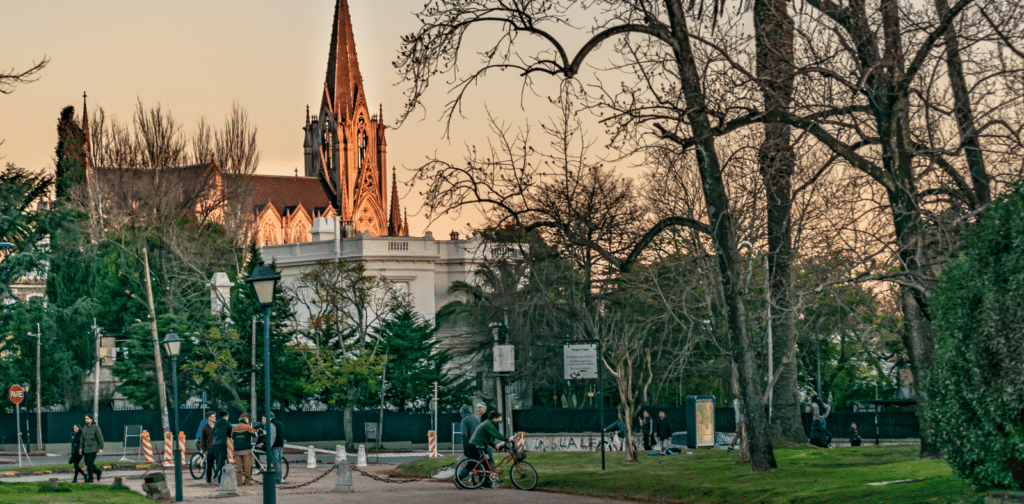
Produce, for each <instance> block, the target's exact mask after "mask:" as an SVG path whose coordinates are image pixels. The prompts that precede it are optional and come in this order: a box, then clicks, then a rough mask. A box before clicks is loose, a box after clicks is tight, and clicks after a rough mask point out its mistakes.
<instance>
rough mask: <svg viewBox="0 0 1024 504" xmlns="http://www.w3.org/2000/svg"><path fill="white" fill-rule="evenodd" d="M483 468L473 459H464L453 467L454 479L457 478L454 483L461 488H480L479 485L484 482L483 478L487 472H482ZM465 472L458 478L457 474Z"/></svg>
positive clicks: (484, 478) (485, 477)
mask: <svg viewBox="0 0 1024 504" xmlns="http://www.w3.org/2000/svg"><path fill="white" fill-rule="evenodd" d="M482 470H483V468H482V467H480V463H479V462H478V461H476V460H473V459H466V460H463V461H462V462H460V463H459V465H457V466H456V467H455V479H457V480H459V481H458V482H457V483H455V484H456V485H458V486H460V487H462V488H468V489H473V488H480V485H483V484H484V480H486V479H487V474H485V473H483V472H482ZM461 473H466V474H465V475H463V477H462V478H459V474H461Z"/></svg>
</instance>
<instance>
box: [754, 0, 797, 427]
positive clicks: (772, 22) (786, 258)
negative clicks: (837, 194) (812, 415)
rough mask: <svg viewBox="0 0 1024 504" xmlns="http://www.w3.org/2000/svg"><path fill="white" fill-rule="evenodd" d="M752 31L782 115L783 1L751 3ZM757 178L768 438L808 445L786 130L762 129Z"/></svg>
mask: <svg viewBox="0 0 1024 504" xmlns="http://www.w3.org/2000/svg"><path fill="white" fill-rule="evenodd" d="M754 31H755V39H756V43H757V74H758V77H760V78H761V79H763V81H762V84H761V93H762V97H763V99H764V108H765V110H777V111H782V112H786V111H788V110H789V106H790V104H791V103H792V101H793V81H794V78H795V72H794V67H793V63H792V62H793V20H792V19H791V18H790V17H789V14H788V13H787V12H786V2H785V0H756V1H755V2H754ZM758 162H759V165H760V172H761V177H762V179H763V180H764V185H765V192H766V194H767V196H768V201H767V208H768V218H767V223H768V226H767V227H768V272H767V274H768V276H769V285H770V289H769V290H770V297H771V304H772V305H773V306H772V319H771V321H770V324H771V331H772V336H773V344H772V355H771V356H769V357H768V358H770V359H772V364H773V367H774V369H776V370H778V369H780V368H781V374H780V375H779V379H778V381H777V382H776V383H775V386H774V387H773V391H772V398H771V429H772V435H774V436H777V437H779V438H781V439H784V440H787V441H793V442H803V441H806V438H807V436H805V435H804V429H803V423H802V422H801V419H800V403H799V401H798V400H797V383H796V382H797V380H796V376H797V370H796V361H795V360H793V361H791V362H785V359H786V357H787V356H788V354H789V348H790V347H791V346H792V345H793V341H794V338H796V331H795V328H794V325H793V296H792V277H791V274H790V270H791V265H792V263H793V241H792V236H791V234H792V228H793V226H792V222H793V221H792V209H793V195H792V190H793V189H792V180H793V172H794V167H795V164H796V162H795V154H794V152H793V144H792V142H791V140H790V127H789V125H786V124H781V123H766V124H765V125H764V140H763V143H762V144H761V148H760V151H759V152H758Z"/></svg>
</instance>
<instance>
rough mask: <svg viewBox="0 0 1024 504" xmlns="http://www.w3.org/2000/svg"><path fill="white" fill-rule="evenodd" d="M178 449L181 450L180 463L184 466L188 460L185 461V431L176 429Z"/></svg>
mask: <svg viewBox="0 0 1024 504" xmlns="http://www.w3.org/2000/svg"><path fill="white" fill-rule="evenodd" d="M178 450H179V451H181V465H182V466H186V465H188V462H186V461H185V455H188V454H187V453H185V431H178Z"/></svg>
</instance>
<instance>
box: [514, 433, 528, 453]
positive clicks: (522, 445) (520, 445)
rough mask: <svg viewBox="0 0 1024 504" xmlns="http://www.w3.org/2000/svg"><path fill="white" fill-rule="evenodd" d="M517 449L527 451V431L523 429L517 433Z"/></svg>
mask: <svg viewBox="0 0 1024 504" xmlns="http://www.w3.org/2000/svg"><path fill="white" fill-rule="evenodd" d="M516 451H518V452H522V451H526V433H525V432H523V431H519V432H517V433H516Z"/></svg>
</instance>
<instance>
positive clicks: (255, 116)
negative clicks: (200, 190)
mask: <svg viewBox="0 0 1024 504" xmlns="http://www.w3.org/2000/svg"><path fill="white" fill-rule="evenodd" d="M349 4H350V9H351V13H352V22H353V25H354V32H355V39H356V49H357V52H358V56H359V62H360V68H361V71H362V75H363V79H364V82H365V85H366V88H367V94H368V98H369V100H368V101H369V108H370V110H371V111H376V110H377V106H378V104H382V105H383V107H384V118H385V121H386V123H387V124H388V126H392V127H393V126H395V122H396V119H397V118H398V116H399V114H400V112H401V109H402V106H403V104H404V101H403V95H402V93H403V91H404V90H405V86H404V85H396V84H398V75H397V74H396V72H395V69H394V68H393V66H392V64H391V62H392V61H393V60H394V59H395V55H396V54H397V50H398V45H399V41H400V40H399V37H400V36H401V35H403V34H406V33H410V32H412V31H413V30H414V29H415V28H416V27H417V26H418V21H417V20H416V18H415V17H414V16H413V12H416V11H418V10H419V9H421V8H422V7H423V0H387V1H384V0H376V1H373V0H349ZM334 6H335V2H334V0H295V1H290V2H282V1H269V0H245V1H243V0H217V1H215V2H210V1H208V0H175V1H173V2H139V1H134V0H92V1H90V2H79V1H75V2H72V1H67V0H52V1H49V0H48V1H28V2H22V1H12V0H0V33H3V36H4V43H3V46H2V48H0V68H2V69H3V70H11V69H12V68H13V69H24V68H27V67H29V66H31V65H32V63H33V61H38V60H39V59H41V58H43V57H44V56H45V57H48V58H50V64H49V65H48V66H47V67H46V69H44V70H43V71H42V73H41V74H39V80H38V81H37V82H34V83H31V84H26V85H21V86H19V87H18V88H17V89H16V90H15V92H14V93H13V94H9V95H0V139H3V140H4V143H3V144H2V145H0V163H13V164H15V165H18V166H23V167H26V168H31V169H34V170H38V169H48V170H53V152H54V147H55V146H56V143H57V129H56V124H57V118H58V116H59V113H60V110H61V109H62V108H63V107H64V106H66V105H74V106H75V109H76V112H77V113H80V109H81V105H82V92H83V91H85V92H88V95H89V110H90V112H94V111H95V110H96V108H98V107H103V109H104V110H105V111H106V113H107V115H108V116H110V115H113V116H116V117H117V119H118V120H120V121H122V122H126V121H130V120H131V114H132V110H133V108H134V106H135V103H136V100H141V101H142V102H143V104H144V105H145V106H153V105H157V104H158V103H159V104H160V105H162V107H163V108H164V110H167V111H170V112H171V113H172V114H173V115H174V118H175V119H176V120H177V121H178V122H179V123H180V124H182V126H183V129H184V131H185V132H186V133H191V132H192V131H194V128H195V124H196V122H197V121H198V120H199V118H200V117H205V118H206V119H207V120H208V121H209V122H211V123H213V124H215V125H218V126H219V125H220V124H222V123H223V121H224V117H225V116H226V115H227V114H228V112H229V111H230V109H231V104H232V102H233V101H236V100H237V101H238V102H239V104H241V105H242V107H243V108H245V109H246V110H247V111H248V112H249V118H250V121H251V122H252V123H253V124H255V125H256V126H257V128H258V135H257V142H258V144H259V147H260V150H261V154H262V159H261V166H260V168H259V170H258V173H263V174H275V175H290V174H294V170H295V168H298V169H299V171H300V172H301V171H302V170H303V164H302V130H301V128H302V126H303V125H304V120H305V113H306V105H309V106H310V107H311V108H313V109H314V110H315V109H316V107H317V106H318V105H319V103H320V97H321V93H322V90H323V83H324V76H325V72H326V66H327V53H328V46H329V42H330V36H331V22H332V20H333V14H334ZM502 81H507V82H508V83H509V85H508V86H506V87H505V88H502V87H501V84H500V83H501V82H502ZM513 83H514V84H513ZM518 84H521V82H520V81H519V80H518V77H513V78H509V77H500V76H499V77H494V78H490V80H489V81H488V84H487V86H486V87H484V86H481V87H480V88H478V89H475V90H474V91H473V92H472V93H471V95H470V99H469V101H468V102H467V103H466V107H465V108H464V109H463V113H464V115H465V116H466V117H465V118H460V119H458V120H457V121H456V122H455V124H454V125H453V130H452V135H451V139H450V140H449V139H445V138H443V133H444V124H443V123H441V122H440V121H439V118H440V115H441V112H442V109H443V106H444V104H445V102H446V101H447V100H448V98H449V97H448V95H447V87H445V86H444V82H443V80H438V82H437V83H436V84H435V85H434V86H433V88H432V89H431V91H430V96H429V98H428V104H427V109H426V110H425V111H423V110H421V111H417V112H416V113H415V114H414V115H413V116H412V117H411V119H410V120H409V121H407V122H406V123H405V124H404V125H402V126H401V127H400V128H398V129H393V130H391V131H389V132H388V162H389V164H391V165H392V166H395V167H397V173H398V177H399V180H400V181H402V180H403V179H404V180H406V181H407V180H409V179H410V177H411V169H413V168H414V167H416V166H419V165H421V164H423V162H424V161H425V159H426V157H427V156H429V155H434V154H435V153H436V154H437V155H440V156H446V157H448V158H450V159H453V160H457V159H458V158H459V155H460V154H461V153H463V152H465V149H466V146H467V145H471V144H478V143H482V142H485V141H486V136H485V135H484V133H485V132H486V130H487V128H486V122H485V120H486V111H485V107H484V102H485V100H486V102H487V107H488V108H489V109H490V110H491V112H492V113H495V114H496V115H498V116H499V117H501V119H502V120H506V121H509V122H510V123H511V124H516V123H517V121H522V119H523V116H524V115H523V112H522V110H521V109H520V107H519V98H520V96H519V92H520V91H521V88H520V87H519V85H518ZM492 86H493V87H492ZM502 93H508V94H509V96H508V97H507V99H506V98H505V97H503V96H502ZM544 113H545V114H547V115H550V114H551V113H552V112H551V111H547V112H544ZM389 182H390V181H389ZM389 192H390V191H389ZM400 195H401V196H402V201H403V203H404V204H407V205H408V207H409V214H410V220H411V226H410V231H412V233H413V234H415V235H419V234H422V233H423V232H424V231H425V230H426V229H427V225H428V222H427V219H426V218H425V217H424V216H423V212H422V211H421V209H420V204H421V200H420V198H419V196H418V194H417V189H411V188H406V187H404V186H400ZM478 220H479V216H478V215H476V214H475V213H463V214H462V215H461V216H459V217H458V218H456V219H454V220H452V219H446V218H442V219H440V220H438V221H436V222H435V223H433V224H431V225H430V226H429V229H430V230H431V231H433V232H434V234H435V235H436V236H439V237H446V236H447V234H448V232H449V231H450V230H452V229H457V230H460V231H464V230H465V229H466V225H467V224H468V223H470V222H477V221H478Z"/></svg>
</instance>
